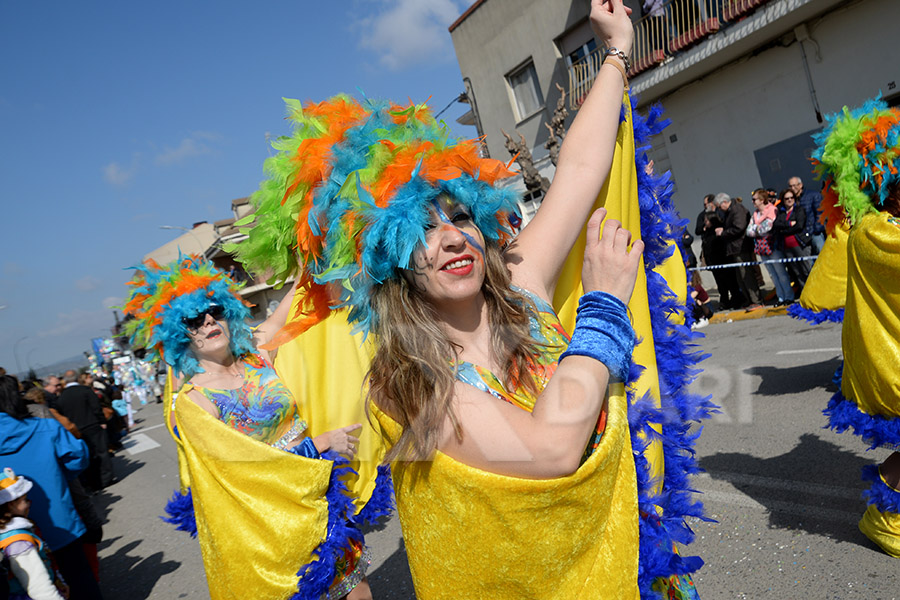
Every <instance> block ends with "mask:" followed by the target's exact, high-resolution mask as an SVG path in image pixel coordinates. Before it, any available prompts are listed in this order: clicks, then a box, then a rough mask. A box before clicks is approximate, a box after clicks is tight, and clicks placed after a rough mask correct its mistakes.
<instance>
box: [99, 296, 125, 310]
mask: <svg viewBox="0 0 900 600" xmlns="http://www.w3.org/2000/svg"><path fill="white" fill-rule="evenodd" d="M123 304H125V299H124V298H120V297H119V296H107V297H106V298H104V299H103V300H101V301H100V306H101V307H102V308H104V309H106V310H111V309H114V307H118V306H122V305H123Z"/></svg>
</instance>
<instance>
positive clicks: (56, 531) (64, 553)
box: [0, 375, 102, 600]
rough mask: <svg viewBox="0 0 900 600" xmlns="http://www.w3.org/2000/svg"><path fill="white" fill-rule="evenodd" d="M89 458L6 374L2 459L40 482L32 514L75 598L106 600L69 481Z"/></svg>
mask: <svg viewBox="0 0 900 600" xmlns="http://www.w3.org/2000/svg"><path fill="white" fill-rule="evenodd" d="M89 462H90V455H89V454H88V449H87V446H86V445H85V443H84V442H82V441H81V440H78V439H76V438H75V437H74V436H73V435H72V434H71V433H69V432H68V431H66V430H65V429H64V428H63V426H62V425H60V424H59V422H57V421H56V420H55V419H37V418H33V417H31V416H30V415H29V413H28V409H27V407H26V404H25V399H24V398H23V397H22V395H21V394H20V393H19V386H18V383H17V382H16V380H15V379H14V378H13V377H10V376H9V375H3V376H2V377H0V463H3V465H4V466H8V467H10V468H12V469H13V471H15V472H16V473H18V474H21V475H24V476H25V477H27V478H28V479H30V480H31V481H32V482H33V483H34V487H33V488H32V489H31V491H30V492H29V494H28V496H29V499H30V500H31V514H30V515H29V518H30V519H31V520H32V521H34V523H35V524H36V525H37V526H38V528H39V529H40V532H41V538H42V539H43V540H44V542H46V544H47V545H48V546H49V547H50V550H51V551H52V552H53V555H54V557H55V558H56V562H57V565H58V566H59V570H60V572H61V573H62V576H63V578H64V579H65V580H66V583H67V584H68V585H69V589H70V592H69V593H70V595H69V599H70V600H78V599H81V598H84V599H91V600H93V599H96V598H102V595H101V593H100V587H99V586H98V584H97V581H96V580H95V579H94V576H93V573H92V572H91V568H90V564H89V563H88V561H87V557H86V556H85V554H84V550H83V549H82V545H81V540H80V539H79V538H81V536H82V535H84V533H85V531H86V529H85V526H84V523H82V521H81V518H80V517H79V516H78V513H77V512H76V511H75V505H74V504H73V502H72V495H71V493H70V492H69V485H68V480H70V479H73V478H75V477H77V476H78V474H79V473H80V472H81V471H83V470H84V469H85V468H86V467H87V466H88V463H89Z"/></svg>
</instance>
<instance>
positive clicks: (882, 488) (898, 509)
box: [862, 465, 900, 513]
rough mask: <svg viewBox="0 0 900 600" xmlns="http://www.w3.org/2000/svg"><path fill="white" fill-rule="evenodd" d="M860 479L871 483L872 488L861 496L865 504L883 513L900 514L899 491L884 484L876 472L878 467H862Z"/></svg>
mask: <svg viewBox="0 0 900 600" xmlns="http://www.w3.org/2000/svg"><path fill="white" fill-rule="evenodd" d="M862 479H863V481H871V482H872V486H871V487H870V488H869V489H867V490H866V491H864V492H863V494H862V497H863V499H864V500H865V501H866V504H871V505H872V506H874V507H875V508H877V509H878V510H879V511H881V512H883V513H900V491H897V490H895V489H894V488H892V487H891V486H889V485H888V484H887V483H885V482H884V479H882V478H881V473H879V471H878V465H866V466H865V467H863V468H862Z"/></svg>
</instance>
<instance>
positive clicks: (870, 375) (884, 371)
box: [825, 212, 900, 558]
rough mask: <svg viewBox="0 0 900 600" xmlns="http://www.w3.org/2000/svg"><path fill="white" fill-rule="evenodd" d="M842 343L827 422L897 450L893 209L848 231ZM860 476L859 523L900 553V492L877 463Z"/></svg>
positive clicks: (896, 227) (899, 311)
mask: <svg viewBox="0 0 900 600" xmlns="http://www.w3.org/2000/svg"><path fill="white" fill-rule="evenodd" d="M841 346H842V349H843V352H844V373H843V379H842V382H841V390H840V391H839V392H837V393H835V395H834V396H833V397H832V398H831V400H830V401H829V403H828V408H827V409H826V410H825V414H826V415H827V416H828V419H829V427H831V428H832V429H835V430H836V431H838V432H842V431H845V430H847V429H852V430H853V431H854V433H856V434H857V435H859V436H861V437H862V438H863V440H864V441H865V442H866V443H868V444H869V445H870V447H872V448H874V447H879V446H880V447H885V448H891V449H894V450H900V368H898V365H900V219H897V218H895V217H891V216H890V215H889V214H888V213H884V212H882V213H878V214H877V215H867V216H865V217H863V219H862V220H861V221H860V222H859V223H858V224H857V225H855V226H854V227H853V229H852V230H851V231H850V237H849V244H848V254H847V306H846V310H845V314H844V326H843V331H842V339H841ZM863 479H864V480H867V481H871V482H872V486H871V488H870V489H869V490H867V491H866V496H867V499H868V507H867V508H866V512H865V514H864V515H863V517H862V519H861V520H860V522H859V528H860V530H861V531H862V532H863V533H864V534H865V535H866V536H868V537H869V539H871V540H872V541H874V542H875V543H877V544H878V545H879V546H881V548H882V549H883V550H884V551H885V552H887V553H888V554H890V555H891V556H894V557H898V558H900V491H898V490H894V489H893V488H890V487H889V486H888V485H887V483H886V482H885V481H884V479H883V478H882V477H881V475H880V473H879V469H878V466H876V465H868V466H866V467H864V468H863Z"/></svg>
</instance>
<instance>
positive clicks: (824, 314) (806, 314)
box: [787, 302, 844, 325]
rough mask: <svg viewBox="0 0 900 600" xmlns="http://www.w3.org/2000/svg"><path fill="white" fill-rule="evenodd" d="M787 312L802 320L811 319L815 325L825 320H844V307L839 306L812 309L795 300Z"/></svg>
mask: <svg viewBox="0 0 900 600" xmlns="http://www.w3.org/2000/svg"><path fill="white" fill-rule="evenodd" d="M787 314H789V315H790V316H792V317H794V318H795V319H799V320H801V321H809V322H810V323H812V324H813V325H819V324H820V323H825V322H829V323H843V322H844V309H843V308H839V309H837V310H812V309H810V308H804V307H803V306H800V303H799V302H795V303H794V304H791V305H790V306H788V307H787Z"/></svg>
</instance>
